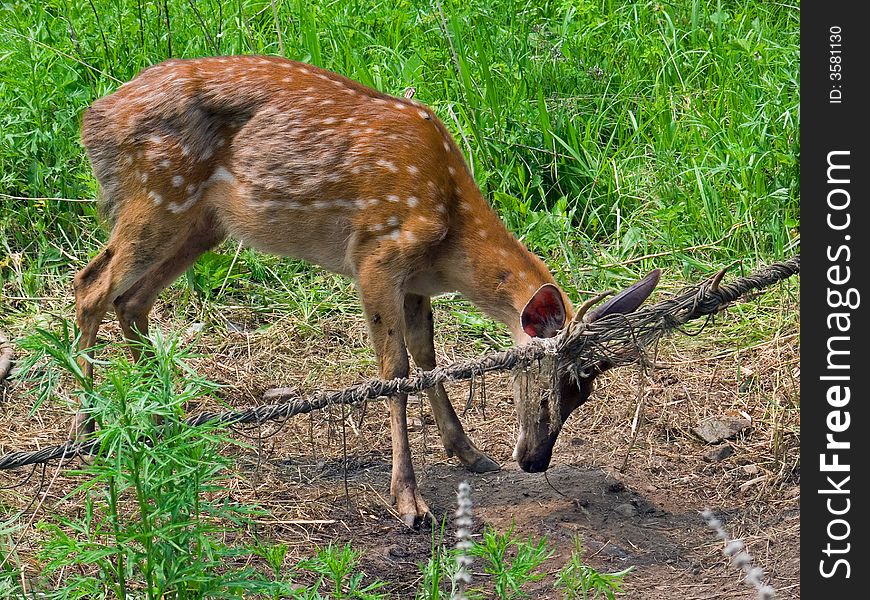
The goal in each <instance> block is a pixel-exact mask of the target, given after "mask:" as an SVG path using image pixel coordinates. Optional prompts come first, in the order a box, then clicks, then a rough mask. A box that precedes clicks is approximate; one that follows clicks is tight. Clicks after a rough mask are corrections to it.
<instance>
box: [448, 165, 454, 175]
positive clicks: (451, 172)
mask: <svg viewBox="0 0 870 600" xmlns="http://www.w3.org/2000/svg"><path fill="white" fill-rule="evenodd" d="M447 172H448V173H450V174H451V175H456V169H455V168H454V167H453V165H447Z"/></svg>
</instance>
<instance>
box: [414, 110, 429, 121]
mask: <svg viewBox="0 0 870 600" xmlns="http://www.w3.org/2000/svg"><path fill="white" fill-rule="evenodd" d="M417 114H418V115H420V116H421V117H422V118H424V119H426V120H429V121H431V120H432V117H430V116H429V113H427V112H426V111H425V110H418V111H417Z"/></svg>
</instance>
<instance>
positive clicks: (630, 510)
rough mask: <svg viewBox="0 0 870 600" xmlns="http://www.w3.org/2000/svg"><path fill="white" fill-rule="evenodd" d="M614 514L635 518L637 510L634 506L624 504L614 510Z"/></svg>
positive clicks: (627, 503)
mask: <svg viewBox="0 0 870 600" xmlns="http://www.w3.org/2000/svg"><path fill="white" fill-rule="evenodd" d="M613 510H615V511H616V512H618V513H619V514H621V515H622V516H623V517H636V516H637V508H636V507H635V506H634V504H631V503H629V502H626V503H624V504H620V505H619V506H617V507H616V508H614V509H613Z"/></svg>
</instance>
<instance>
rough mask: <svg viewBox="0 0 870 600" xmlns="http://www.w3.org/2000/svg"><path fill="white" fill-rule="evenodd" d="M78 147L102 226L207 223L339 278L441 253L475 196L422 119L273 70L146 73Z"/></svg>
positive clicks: (116, 98) (290, 69)
mask: <svg viewBox="0 0 870 600" xmlns="http://www.w3.org/2000/svg"><path fill="white" fill-rule="evenodd" d="M82 141H83V143H84V145H85V148H86V150H87V153H88V156H89V157H90V160H91V163H92V166H93V169H94V173H95V176H96V177H97V180H98V181H99V183H100V186H101V191H102V193H101V199H102V201H101V204H102V207H103V211H104V213H105V214H107V215H108V216H109V218H110V220H114V219H116V218H117V216H118V213H119V211H123V210H124V207H125V205H126V204H127V203H131V202H136V203H142V202H146V203H149V206H153V207H154V212H155V214H165V215H167V216H168V217H170V218H171V219H172V220H174V221H177V220H178V218H179V217H182V216H184V215H187V214H195V213H197V212H198V211H201V210H210V211H212V212H213V213H214V216H215V217H216V221H217V222H220V223H221V224H222V225H223V226H224V227H225V229H226V231H227V233H229V234H230V235H234V236H235V237H238V238H240V239H242V240H243V241H246V242H247V243H249V244H250V245H252V246H254V247H258V248H261V249H263V250H267V251H271V252H276V253H279V254H288V255H294V256H299V257H300V258H305V259H307V260H310V261H312V262H315V263H318V264H321V265H323V266H325V267H327V268H330V269H332V270H335V271H339V272H349V271H352V264H351V263H352V262H353V261H352V260H351V257H350V254H352V252H353V250H354V248H356V247H358V246H360V245H365V244H367V243H370V242H372V241H373V240H374V241H380V242H384V243H386V242H395V243H396V244H397V245H401V244H405V245H406V246H411V245H415V246H419V245H420V244H424V243H429V244H433V243H438V242H439V241H441V240H443V239H444V238H445V237H446V236H447V235H448V228H449V223H450V221H451V218H452V217H455V216H459V215H460V214H461V211H462V207H460V206H459V205H460V204H461V202H460V201H459V200H458V199H459V198H460V197H461V196H462V192H463V190H464V191H466V192H467V193H466V194H465V197H466V201H465V203H466V206H465V210H468V209H469V208H468V206H467V202H468V200H467V199H468V198H471V197H472V196H475V194H476V196H479V193H477V192H476V187H474V183H473V180H472V179H471V177H470V175H469V174H468V172H467V170H466V168H465V164H464V161H463V160H462V158H461V155H460V153H459V151H458V149H457V148H456V145H455V144H454V143H453V141H452V139H451V138H450V136H449V134H448V132H447V130H446V128H445V127H444V125H443V124H442V123H441V122H440V121H439V120H438V119H437V118H436V117H435V116H434V114H433V113H432V112H431V111H430V110H429V109H428V108H426V107H424V106H423V105H421V104H419V103H417V102H414V101H410V100H407V99H405V98H395V97H391V96H388V95H385V94H382V93H380V92H377V91H375V90H372V89H370V88H367V87H365V86H362V85H361V84H358V83H356V82H354V81H351V80H349V79H346V78H344V77H342V76H340V75H337V74H335V73H331V72H329V71H325V70H322V69H318V68H316V67H313V66H311V65H306V64H303V63H297V62H293V61H289V60H285V59H281V58H276V57H257V56H236V57H212V58H203V59H194V60H172V61H167V62H164V63H161V64H158V65H155V66H153V67H150V68H148V69H146V70H144V71H143V72H142V73H140V74H139V75H138V76H137V77H136V78H135V79H133V80H132V81H131V82H129V83H127V84H125V85H124V86H122V87H121V88H119V89H118V90H117V91H116V92H114V93H113V94H111V95H109V96H106V97H104V98H101V99H99V100H97V101H96V102H94V103H93V105H92V106H91V107H90V108H89V109H88V110H87V112H86V113H85V116H84V119H83V124H82ZM476 196H475V197H476ZM484 204H485V202H484ZM482 210H487V211H488V207H482Z"/></svg>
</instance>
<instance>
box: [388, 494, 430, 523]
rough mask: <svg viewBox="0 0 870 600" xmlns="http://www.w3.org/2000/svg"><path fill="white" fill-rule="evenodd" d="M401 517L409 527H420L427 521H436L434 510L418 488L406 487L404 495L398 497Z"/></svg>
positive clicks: (397, 501) (397, 503) (397, 506)
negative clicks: (433, 514) (431, 509)
mask: <svg viewBox="0 0 870 600" xmlns="http://www.w3.org/2000/svg"><path fill="white" fill-rule="evenodd" d="M395 500H396V508H397V509H398V511H399V518H400V519H401V520H402V523H404V524H405V525H406V526H408V528H410V529H419V527H420V526H421V525H423V524H425V523H429V522H434V520H435V518H434V517H433V516H432V511H430V510H429V507H428V506H426V502H424V501H423V496H421V495H420V492H419V491H418V490H417V489H406V490H405V493H404V494H403V496H402V497H396V499H395Z"/></svg>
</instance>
